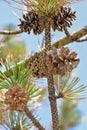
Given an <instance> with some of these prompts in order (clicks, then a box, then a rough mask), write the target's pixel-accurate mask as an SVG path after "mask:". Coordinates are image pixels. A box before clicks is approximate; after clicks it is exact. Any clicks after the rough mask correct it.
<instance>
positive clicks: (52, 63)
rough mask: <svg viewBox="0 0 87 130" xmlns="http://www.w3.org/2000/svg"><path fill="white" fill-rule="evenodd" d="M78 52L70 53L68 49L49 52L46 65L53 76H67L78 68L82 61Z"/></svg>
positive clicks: (63, 48)
mask: <svg viewBox="0 0 87 130" xmlns="http://www.w3.org/2000/svg"><path fill="white" fill-rule="evenodd" d="M76 56H77V53H76V52H70V50H69V48H68V47H61V48H60V49H54V50H50V51H48V52H47V57H46V65H47V67H48V69H49V71H50V72H51V73H52V74H59V75H61V76H63V75H65V73H66V72H71V71H72V70H73V69H74V68H76V67H77V65H78V63H79V61H80V59H77V58H76Z"/></svg>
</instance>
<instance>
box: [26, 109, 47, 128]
mask: <svg viewBox="0 0 87 130" xmlns="http://www.w3.org/2000/svg"><path fill="white" fill-rule="evenodd" d="M24 111H25V113H26V115H27V116H28V117H29V119H31V121H32V122H33V124H34V125H35V126H36V127H37V128H38V130H45V129H44V128H43V126H42V125H41V124H40V123H39V121H38V120H37V119H36V118H35V117H34V116H33V115H32V113H31V111H30V110H29V109H28V107H25V109H24Z"/></svg>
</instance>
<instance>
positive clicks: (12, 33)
mask: <svg viewBox="0 0 87 130" xmlns="http://www.w3.org/2000/svg"><path fill="white" fill-rule="evenodd" d="M19 33H22V31H21V30H16V31H8V30H6V31H0V34H2V35H15V34H19Z"/></svg>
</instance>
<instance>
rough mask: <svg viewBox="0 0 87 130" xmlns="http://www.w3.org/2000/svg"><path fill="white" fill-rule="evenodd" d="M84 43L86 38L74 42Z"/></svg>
mask: <svg viewBox="0 0 87 130" xmlns="http://www.w3.org/2000/svg"><path fill="white" fill-rule="evenodd" d="M85 41H87V37H86V38H83V39H78V40H77V41H76V42H85Z"/></svg>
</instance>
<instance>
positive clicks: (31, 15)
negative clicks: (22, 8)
mask: <svg viewBox="0 0 87 130" xmlns="http://www.w3.org/2000/svg"><path fill="white" fill-rule="evenodd" d="M48 18H49V17H48ZM75 18H76V16H75V12H72V11H71V8H69V7H61V8H59V9H58V10H56V12H55V13H54V15H53V16H52V17H50V24H51V27H52V29H53V30H54V31H55V30H59V31H63V28H65V27H70V26H71V25H72V21H73V20H75ZM20 22H21V23H20V24H19V25H18V26H19V27H20V29H21V30H22V31H23V32H27V33H30V31H31V30H33V33H34V34H35V35H36V34H40V33H42V32H43V30H44V28H45V22H46V21H45V16H41V15H40V14H37V13H36V12H34V11H30V12H28V13H27V14H23V19H20Z"/></svg>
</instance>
